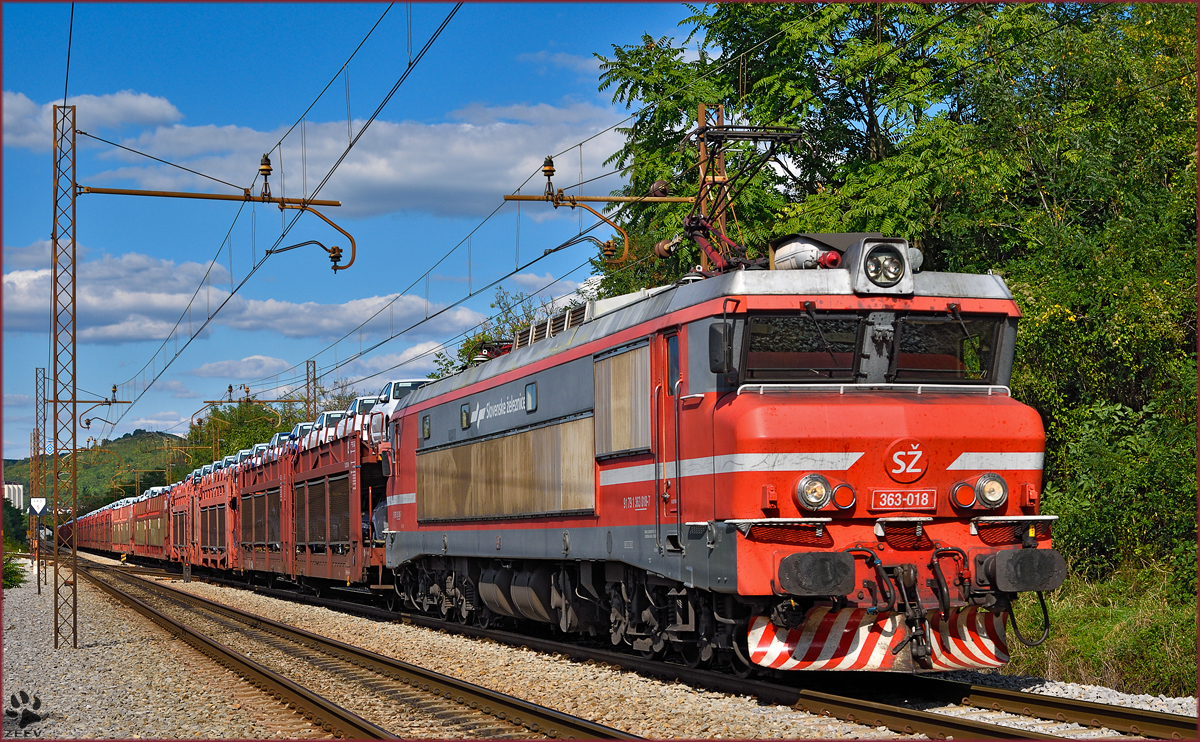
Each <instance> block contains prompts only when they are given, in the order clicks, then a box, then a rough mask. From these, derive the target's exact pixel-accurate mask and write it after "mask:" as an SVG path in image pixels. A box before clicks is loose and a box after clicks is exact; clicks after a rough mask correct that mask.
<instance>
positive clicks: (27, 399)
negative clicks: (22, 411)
mask: <svg viewBox="0 0 1200 742" xmlns="http://www.w3.org/2000/svg"><path fill="white" fill-rule="evenodd" d="M32 404H33V397H31V396H29V395H28V394H5V395H4V406H5V407H26V406H28V405H32ZM6 417H7V416H6Z"/></svg>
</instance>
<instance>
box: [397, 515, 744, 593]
mask: <svg viewBox="0 0 1200 742" xmlns="http://www.w3.org/2000/svg"><path fill="white" fill-rule="evenodd" d="M670 532H671V533H673V532H674V528H671V529H670ZM736 538H737V531H736V530H735V529H734V527H733V526H731V525H728V526H727V525H726V524H724V523H709V524H702V525H701V524H697V525H685V526H684V538H683V539H681V543H683V545H684V552H683V553H682V554H680V553H675V552H667V553H666V554H663V553H660V552H659V550H658V547H657V545H656V541H655V538H654V526H653V525H651V526H650V527H646V526H617V527H613V528H561V527H548V528H504V527H496V528H483V529H471V530H451V529H445V530H436V529H433V530H422V531H420V532H416V533H412V532H399V533H391V534H389V535H388V543H387V566H388V567H389V568H393V569H394V568H396V567H399V566H401V565H403V564H404V563H405V562H409V561H411V560H413V559H417V558H420V557H422V556H457V557H473V558H479V559H503V560H512V559H538V560H566V561H585V560H586V561H610V562H622V563H624V564H628V565H630V566H633V567H638V568H640V569H644V570H646V571H647V572H651V573H653V574H658V575H662V576H663V577H667V578H670V579H674V580H678V581H680V582H682V583H685V584H687V585H688V586H694V587H697V588H701V589H705V590H712V591H714V592H727V593H734V592H736V591H737V541H736Z"/></svg>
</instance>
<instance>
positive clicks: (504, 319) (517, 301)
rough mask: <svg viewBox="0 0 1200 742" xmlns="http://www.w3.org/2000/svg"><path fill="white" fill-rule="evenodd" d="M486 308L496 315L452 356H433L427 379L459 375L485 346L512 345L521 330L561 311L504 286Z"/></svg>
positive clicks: (486, 321)
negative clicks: (432, 368)
mask: <svg viewBox="0 0 1200 742" xmlns="http://www.w3.org/2000/svg"><path fill="white" fill-rule="evenodd" d="M489 306H490V307H491V308H492V309H495V310H497V311H496V313H495V314H494V315H493V316H492V317H489V318H488V319H485V320H484V321H483V323H482V324H480V325H479V327H477V328H476V329H475V330H474V331H473V332H472V333H471V335H470V336H468V337H467V338H466V339H465V340H463V342H462V343H461V344H460V345H459V346H458V348H457V349H455V350H454V351H453V352H449V351H446V350H439V351H438V352H437V354H436V355H434V359H433V362H434V370H433V372H431V373H430V374H429V378H431V379H440V378H442V377H443V376H449V375H451V374H455V373H458V372H459V371H461V370H462V369H464V368H466V367H467V366H469V365H471V363H472V361H473V360H474V358H475V356H476V354H477V353H478V352H479V350H480V348H481V347H482V346H483V345H484V344H486V343H502V342H512V340H513V338H514V337H516V335H517V333H518V332H520V331H521V330H524V329H526V328H528V327H529V326H530V325H531V324H533V323H534V322H537V321H539V320H544V319H546V318H547V317H549V316H550V314H551V313H552V312H553V311H555V310H556V309H557V310H559V311H561V309H562V307H555V305H554V304H553V302H551V301H549V300H546V299H543V298H540V297H535V296H531V295H529V294H527V293H525V292H523V291H517V292H510V291H508V290H507V289H505V288H504V287H503V286H497V287H496V293H495V295H494V296H493V299H492V303H491V304H490V305H489Z"/></svg>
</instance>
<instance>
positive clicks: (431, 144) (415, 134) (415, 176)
mask: <svg viewBox="0 0 1200 742" xmlns="http://www.w3.org/2000/svg"><path fill="white" fill-rule="evenodd" d="M450 116H451V118H452V119H455V120H454V121H451V122H444V123H434V124H426V123H420V122H414V121H402V122H393V121H386V120H383V119H380V120H377V121H375V122H374V124H372V126H371V129H370V130H369V131H368V132H367V134H366V135H365V136H364V137H363V138H362V139H361V140H360V141H359V143H358V144H357V145H356V146H355V148H354V150H353V151H352V152H351V154H350V155H349V156H348V157H347V158H346V160H345V161H344V162H343V163H342V164H341V166H340V167H339V168H338V171H337V172H336V173H335V174H334V176H333V177H332V178H331V179H330V181H329V183H328V185H327V186H326V187H325V188H324V189H323V190H322V191H321V193H320V195H319V197H320V198H327V199H336V200H340V201H341V202H342V204H343V206H342V208H341V209H340V210H339V213H343V214H347V215H349V216H373V215H379V214H388V213H395V212H406V211H407V212H421V213H427V214H433V215H435V216H464V215H467V216H478V215H483V214H486V213H488V212H490V211H491V210H492V209H493V208H494V207H495V206H496V204H497V203H498V202H499V201H500V200H501V198H502V197H503V195H504V194H505V193H506V192H509V191H511V189H513V188H515V187H517V186H519V185H520V184H521V183H522V182H524V181H525V179H526V178H527V177H528V176H529V174H530V173H533V172H536V171H538V170H539V169H540V168H541V165H542V160H543V158H544V157H545V156H546V155H547V154H550V153H553V152H558V151H560V150H563V149H566V148H568V147H570V146H571V145H572V144H575V143H577V142H579V141H581V140H583V139H585V138H587V137H590V136H592V135H593V134H595V133H596V132H597V131H600V130H602V129H605V128H607V127H608V126H610V125H611V124H613V123H615V121H616V120H617V119H618V118H619V115H618V114H617V113H615V112H614V111H612V110H610V109H608V108H602V107H599V106H594V105H591V104H588V103H580V102H573V103H564V104H563V105H559V106H554V105H550V104H546V103H541V104H536V105H509V106H499V107H488V106H484V105H479V104H474V105H470V106H467V107H464V108H462V109H461V110H458V111H455V112H453V113H452V114H450ZM363 123H364V122H363V121H362V120H358V121H355V122H354V127H355V130H356V131H357V130H358V129H359V128H361V127H362V125H363ZM284 131H285V130H284V129H282V128H281V129H278V130H275V131H271V132H258V131H254V130H252V129H247V128H245V127H233V126H225V127H220V126H197V127H189V126H183V125H174V126H169V127H166V126H160V127H157V128H155V129H154V130H152V131H147V132H144V133H142V134H141V135H139V136H138V137H136V138H134V139H129V140H126V141H125V142H123V143H124V144H127V145H128V146H131V147H133V148H135V149H139V150H142V151H146V152H149V153H151V154H154V155H155V156H158V157H162V158H163V159H167V160H171V161H172V162H177V163H179V164H181V165H185V166H187V167H190V168H192V169H195V170H199V171H200V172H204V173H208V174H210V175H212V176H214V177H217V178H221V179H222V180H226V181H229V182H231V183H249V182H250V181H251V180H252V179H253V176H254V173H255V171H256V168H257V167H258V162H259V158H260V157H261V156H262V153H263V152H264V151H266V150H267V149H269V148H270V147H271V146H272V145H273V144H274V143H275V142H276V141H277V140H278V138H279V137H280V136H281V135H282V134H283V133H284ZM305 139H306V148H305V152H304V157H303V159H304V160H306V161H307V173H305V172H303V171H302V169H301V166H300V163H301V162H302V157H301V150H300V137H299V130H297V131H295V132H293V133H292V135H291V136H290V137H289V138H288V139H287V141H286V142H285V143H284V146H283V150H284V151H283V157H282V167H281V161H280V160H281V158H280V157H279V156H278V155H275V156H273V158H272V160H273V164H274V166H275V172H274V174H273V175H272V176H271V189H272V192H273V193H274V194H275V195H276V196H279V195H283V194H284V192H285V190H286V194H287V195H288V196H298V195H302V193H303V192H304V191H303V182H304V180H305V178H307V185H308V188H309V192H310V194H311V189H313V188H315V186H316V184H317V183H318V181H319V180H320V179H321V178H322V177H323V176H324V175H325V173H326V172H328V170H329V168H330V167H332V165H333V163H334V162H335V161H336V160H337V158H338V157H339V156H340V155H341V154H342V152H343V151H344V149H345V147H346V124H345V122H344V121H337V122H328V123H309V124H308V125H307V128H306V131H305ZM622 141H623V140H622V138H621V135H620V134H618V133H616V132H615V131H609V132H606V133H605V134H602V135H600V136H599V137H597V138H596V139H594V140H592V141H590V142H588V144H587V145H585V146H584V147H583V169H584V177H585V178H588V177H594V176H595V175H598V174H600V173H602V172H605V171H607V170H608V169H609V168H608V167H606V166H605V165H604V160H605V159H607V158H608V156H609V155H610V154H611V153H612V152H614V151H616V150H617V149H618V148H619V147H620V146H621V144H622ZM109 157H110V158H111V159H113V160H114V161H119V162H120V163H121V164H120V166H118V167H115V168H113V169H110V170H107V171H104V172H101V173H98V174H96V175H94V176H92V177H91V180H92V181H93V182H95V183H101V182H103V183H111V182H114V181H122V182H124V181H133V183H134V184H135V185H137V187H140V188H152V189H161V190H188V189H205V190H210V189H216V190H218V191H224V190H228V189H223V188H222V187H221V186H219V185H217V184H214V183H212V182H211V181H207V180H203V179H201V178H199V177H198V176H195V175H190V174H188V173H185V172H183V171H180V170H178V169H175V168H168V167H166V166H163V165H149V164H146V165H143V164H142V163H144V162H145V160H144V159H142V158H133V159H131V158H132V156H131V155H128V154H127V153H119V152H114V153H111V155H109ZM578 173H579V154H578V152H573V153H571V154H570V155H568V156H565V158H564V160H563V162H562V163H561V170H560V175H559V176H558V177H557V178H556V180H555V182H556V183H561V184H562V185H570V184H572V183H574V182H576V180H577V179H578ZM285 184H286V189H285V188H284V185H285ZM543 185H544V184H543V183H542V182H541V177H540V176H538V177H536V178H535V179H534V180H533V181H531V182H530V184H529V185H527V187H526V189H525V192H526V193H531V192H532V193H540V192H541V190H542V187H543ZM612 187H615V186H612ZM531 214H532V211H531Z"/></svg>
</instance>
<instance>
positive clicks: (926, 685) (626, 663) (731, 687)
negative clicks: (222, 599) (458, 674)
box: [198, 577, 1197, 739]
mask: <svg viewBox="0 0 1200 742" xmlns="http://www.w3.org/2000/svg"><path fill="white" fill-rule="evenodd" d="M198 579H209V580H211V581H213V582H216V583H219V584H223V585H228V586H231V587H239V588H242V589H245V587H246V586H245V585H244V584H243V583H238V582H234V581H229V580H223V579H221V578H214V577H209V578H198ZM251 589H253V590H254V591H255V592H257V593H259V594H262V595H267V596H270V597H276V598H281V599H285V600H291V601H300V602H303V603H306V604H313V605H321V606H326V607H330V608H336V609H339V610H342V611H346V612H350V613H354V614H357V615H360V616H363V617H367V618H372V619H376V620H391V621H397V620H402V621H404V622H405V623H410V624H413V625H417V626H423V627H426V628H433V629H439V630H442V631H446V632H449V633H455V634H461V635H464V636H471V637H475V638H486V639H491V640H493V641H497V642H500V643H504V644H510V645H515V646H526V647H528V648H530V649H533V650H535V651H539V652H550V653H557V654H563V655H565V656H567V657H569V658H571V659H574V660H588V659H590V660H595V661H599V662H606V663H609V664H612V665H617V666H620V667H622V668H624V669H628V670H632V671H635V672H639V673H641V674H644V675H650V676H654V677H659V678H662V679H666V680H678V681H680V682H684V683H688V684H689V685H697V686H702V687H706V688H710V689H712V690H718V691H722V692H727V693H738V694H743V695H744V694H750V695H754V696H755V697H757V698H759V699H761V700H763V701H765V702H767V703H774V704H781V705H787V706H795V707H798V708H799V707H801V706H800V704H801V702H802V701H803V700H804V697H805V696H807V698H808V702H807V703H808V704H809V705H811V706H812V707H813V708H816V707H820V706H822V705H823V706H824V707H825V708H827V709H829V710H830V712H831V713H833V715H835V716H836V715H837V713H836V712H843V713H845V714H846V715H847V716H846V717H839V718H845V719H846V720H848V721H849V720H850V719H849V715H850V714H855V716H856V718H857V719H858V720H859V722H860V723H866V722H865V720H866V719H867V717H868V716H869V715H870V714H869V713H868V714H863V713H862V712H861V711H859V712H856V711H855V710H854V709H853V708H851V707H849V706H845V707H839V706H837V705H832V700H833V699H832V697H831V698H825V696H827V695H828V694H822V693H819V692H817V691H806V690H804V689H802V688H799V687H796V686H791V685H784V684H780V683H774V682H768V681H763V680H753V679H741V678H735V677H732V676H729V675H725V674H722V673H717V672H712V671H708V670H700V669H692V668H688V667H685V666H683V665H675V664H670V663H666V662H661V661H656V660H646V659H642V658H639V657H634V656H630V655H627V654H622V653H620V652H614V651H610V650H604V649H597V648H593V647H584V646H579V645H575V644H566V643H563V642H559V641H556V640H553V639H543V638H540V637H535V636H529V635H525V634H516V633H513V632H507V631H503V630H498V629H479V628H475V627H470V626H463V625H461V624H456V623H448V622H443V621H441V620H439V619H435V618H433V617H430V616H423V615H420V614H408V613H396V612H392V611H386V610H383V609H380V608H375V607H372V606H368V605H364V604H361V603H354V602H347V601H341V600H336V599H331V598H316V597H312V596H308V595H303V594H300V593H297V592H295V591H292V590H279V589H268V588H263V587H254V588H251ZM837 680H842V681H848V680H850V678H838V679H832V678H829V676H828V674H826V675H824V676H823V680H822V681H821V682H822V683H823V684H825V685H826V687H828V686H829V684H830V683H831V682H832V683H835V682H836V681H837ZM859 682H860V683H861V679H859ZM906 682H911V683H912V684H913V686H912V689H913V690H915V691H916V692H919V693H921V694H923V695H930V696H936V697H937V698H939V699H942V700H945V701H946V702H953V703H959V704H962V705H965V706H974V707H977V708H981V709H987V710H992V711H1004V712H1008V713H1013V714H1020V715H1025V716H1031V717H1034V718H1038V719H1045V720H1049V721H1058V722H1064V723H1076V724H1081V725H1084V726H1092V727H1101V726H1103V727H1107V728H1109V729H1113V730H1116V731H1120V732H1123V733H1129V734H1137V735H1140V736H1144V737H1150V738H1154V739H1195V738H1196V733H1197V720H1196V719H1195V718H1193V717H1190V716H1183V715H1179V714H1167V713H1163V712H1159V711H1148V710H1144V709H1138V708H1130V707H1126V706H1113V705H1109V704H1100V703H1094V702H1090V701H1080V700H1077V699H1073V698H1060V697H1056V696H1046V695H1041V694H1037V693H1024V692H1021V691H1012V690H1006V689H1002V688H993V687H990V686H986V685H973V684H969V683H961V682H957V681H951V680H944V679H941V678H937V677H933V676H928V675H912V676H908V677H906ZM851 685H853V684H851ZM805 708H806V710H808V709H807V707H805ZM871 710H872V709H870V708H868V711H871ZM928 716H929V717H933V719H931V720H930V721H932V720H936V721H937V722H938V723H939V724H940V725H941V727H940V728H942V729H945V728H946V720H953V721H957V722H966V723H970V724H982V725H983V726H985V727H994V728H998V729H1003V730H1005V733H1006V734H1007V737H985V736H982V735H983V733H984V730H980V729H974V728H973V729H971V730H970V731H968V732H965V733H964V734H966V735H969V736H970V738H972V739H985V738H986V739H996V738H1007V739H1012V738H1036V737H1037V735H1036V734H1035V733H1033V732H1029V731H1024V730H1019V729H1015V728H1009V727H1003V726H1000V725H990V724H986V723H983V722H970V721H967V720H962V719H956V718H955V717H951V716H947V715H945V714H932V713H930V714H928ZM894 722H895V726H889V728H890V729H892V730H893V731H898V732H903V731H905V729H906V728H907V724H908V722H906V721H905V720H904V719H901V718H897V719H895V720H894ZM886 725H887V724H886V722H883V723H880V724H876V726H886ZM930 736H936V734H934V735H930ZM1046 738H1051V739H1057V737H1053V736H1047V737H1046Z"/></svg>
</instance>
